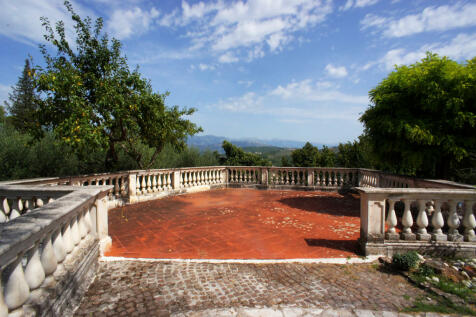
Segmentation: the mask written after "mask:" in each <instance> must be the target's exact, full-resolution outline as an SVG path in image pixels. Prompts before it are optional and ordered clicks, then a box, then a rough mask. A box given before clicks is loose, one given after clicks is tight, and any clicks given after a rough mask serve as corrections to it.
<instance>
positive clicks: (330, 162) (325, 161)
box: [319, 145, 336, 167]
mask: <svg viewBox="0 0 476 317" xmlns="http://www.w3.org/2000/svg"><path fill="white" fill-rule="evenodd" d="M319 166H323V167H332V166H336V155H335V153H334V151H332V150H331V149H329V148H328V147H327V146H325V145H324V146H323V147H322V149H321V151H320V158H319Z"/></svg>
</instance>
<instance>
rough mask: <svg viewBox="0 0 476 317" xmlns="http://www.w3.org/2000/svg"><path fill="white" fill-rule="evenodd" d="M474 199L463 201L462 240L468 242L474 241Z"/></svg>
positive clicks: (475, 222) (475, 221) (475, 238)
mask: <svg viewBox="0 0 476 317" xmlns="http://www.w3.org/2000/svg"><path fill="white" fill-rule="evenodd" d="M474 203H475V201H474V200H465V201H464V218H463V225H464V240H465V241H468V242H474V241H476V235H475V234H474V227H475V226H476V219H475V218H474V213H473V205H474Z"/></svg>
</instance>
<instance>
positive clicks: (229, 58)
mask: <svg viewBox="0 0 476 317" xmlns="http://www.w3.org/2000/svg"><path fill="white" fill-rule="evenodd" d="M218 61H219V62H220V63H225V64H226V63H236V62H238V58H237V57H236V56H234V55H233V54H232V53H231V52H226V53H225V54H223V55H221V56H220V57H219V58H218Z"/></svg>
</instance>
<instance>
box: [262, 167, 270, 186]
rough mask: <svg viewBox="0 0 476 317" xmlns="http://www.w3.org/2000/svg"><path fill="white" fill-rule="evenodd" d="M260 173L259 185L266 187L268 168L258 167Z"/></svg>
mask: <svg viewBox="0 0 476 317" xmlns="http://www.w3.org/2000/svg"><path fill="white" fill-rule="evenodd" d="M260 173H261V179H260V183H261V184H262V185H265V186H268V175H269V170H268V168H266V167H260Z"/></svg>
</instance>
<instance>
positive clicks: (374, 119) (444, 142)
mask: <svg viewBox="0 0 476 317" xmlns="http://www.w3.org/2000/svg"><path fill="white" fill-rule="evenodd" d="M475 84H476V58H473V59H472V60H469V61H467V62H466V63H465V64H459V63H457V62H455V61H452V60H450V59H448V58H446V57H439V56H437V55H436V54H431V53H427V56H426V57H425V58H423V59H422V60H421V62H417V63H415V64H413V65H410V66H401V67H396V69H395V71H393V72H392V73H390V74H389V75H388V77H387V78H385V79H384V80H383V81H382V82H381V83H380V84H379V85H378V86H377V87H376V88H374V89H372V90H371V91H370V93H369V94H370V99H371V102H372V105H371V106H370V107H369V108H368V109H367V110H366V111H365V113H364V114H363V115H362V116H361V118H360V120H361V122H362V123H363V124H364V126H365V134H366V136H367V137H368V139H369V142H370V144H371V148H372V151H373V154H374V155H375V158H376V160H377V161H378V162H379V165H380V166H378V167H379V168H382V169H385V170H389V171H391V172H395V173H404V174H413V175H417V176H425V177H438V178H454V177H455V175H456V174H457V170H458V169H462V168H471V167H473V168H474V166H475V165H476V89H475Z"/></svg>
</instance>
